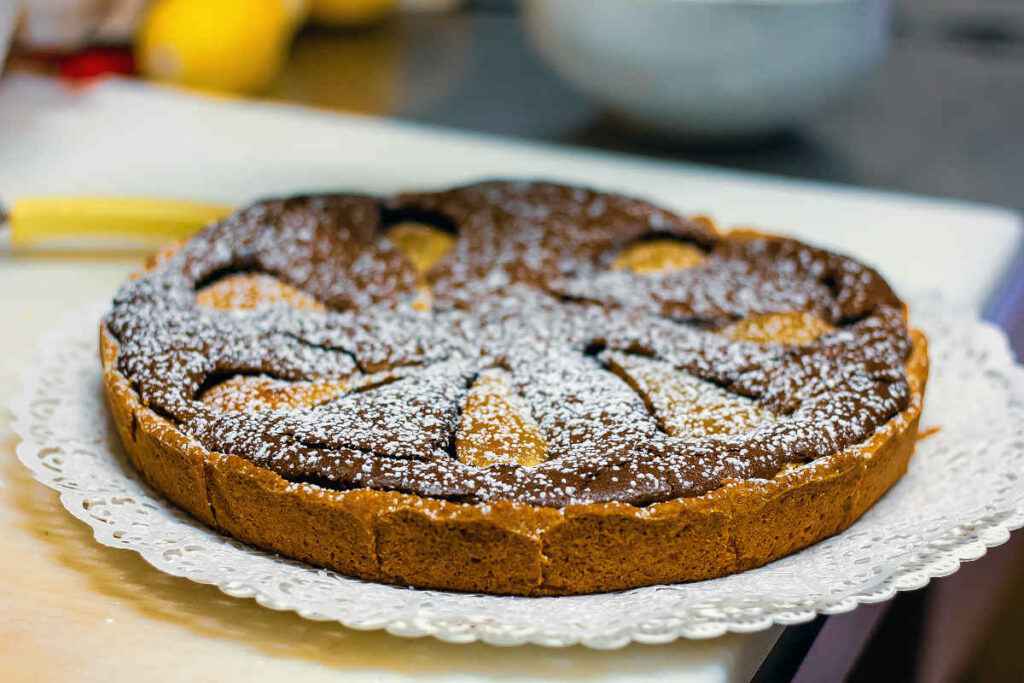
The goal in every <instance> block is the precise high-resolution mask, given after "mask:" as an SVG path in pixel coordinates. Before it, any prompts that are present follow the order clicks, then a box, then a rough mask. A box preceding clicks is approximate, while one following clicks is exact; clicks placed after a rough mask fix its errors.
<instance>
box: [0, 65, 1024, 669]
mask: <svg viewBox="0 0 1024 683" xmlns="http://www.w3.org/2000/svg"><path fill="white" fill-rule="evenodd" d="M502 176H503V177H512V176H518V177H530V178H547V179H553V180H563V181H569V182H577V183H586V184H590V185H594V186H597V187H600V188H604V189H609V190H614V191H621V192H626V193H631V194H636V195H639V196H643V197H647V198H650V199H652V200H654V201H656V202H659V203H662V204H664V205H666V206H669V207H672V208H675V209H677V210H680V211H682V212H688V213H709V214H711V215H713V216H714V217H715V218H716V219H717V220H718V221H719V222H720V223H721V224H723V225H726V226H731V225H754V226H758V227H761V228H765V229H767V230H771V231H775V232H780V233H788V234H792V235H795V236H798V237H800V238H802V239H805V240H807V241H810V242H814V243H817V244H820V245H823V246H828V247H831V248H834V249H838V250H840V251H844V252H847V253H850V254H853V255H856V256H858V257H860V258H861V259H863V260H865V261H867V262H870V263H872V264H874V265H876V266H877V267H879V268H880V269H881V271H882V272H883V273H884V274H885V275H886V276H887V277H888V278H889V279H890V281H891V282H893V283H894V284H895V285H896V287H897V289H903V290H910V289H913V290H920V289H939V290H942V291H943V292H945V293H946V295H947V296H949V297H950V298H951V299H952V300H954V301H955V302H956V303H958V304H960V305H963V306H967V307H971V308H973V309H975V310H980V308H981V306H982V305H983V303H984V301H985V299H986V297H987V296H988V294H989V293H990V292H991V290H992V289H993V287H994V286H995V284H996V283H997V282H998V280H999V278H1000V277H1001V275H1002V273H1003V272H1004V270H1005V269H1006V267H1007V266H1008V264H1009V262H1010V259H1011V258H1012V256H1013V254H1014V253H1015V251H1016V250H1017V248H1018V246H1019V241H1020V224H1019V219H1018V217H1017V216H1016V215H1015V214H1014V213H1012V212H1010V211H1007V210H1004V209H999V208H995V207H988V206H980V205H975V204H968V203H964V202H954V201H946V200H936V199H923V198H916V197H909V196H904V195H897V194H888V193H881V192H869V191H864V190H858V189H852V188H840V187H836V186H830V185H824V184H817V183H808V182H802V181H793V180H785V179H779V178H772V177H767V176H756V175H751V174H742V173H736V172H731V171H722V170H713V169H709V168H706V167H701V166H696V165H690V164H681V163H669V162H658V161H649V160H644V159H639V158H632V157H626V156H620V155H612V154H606V153H598V152H592V151H584V150H577V149H569V148H558V147H551V146H541V145H534V144H527V143H523V142H518V141H512V140H507V139H500V138H493V137H485V136H480V135H474V134H467V133H460V132H454V131H448V130H441V129H437V128H431V127H424V126H418V125H412V124H408V123H400V122H395V121H390V120H382V119H371V118H363V117H354V116H342V115H338V114H334V113H326V112H318V111H315V110H310V109H304V108H298V107H289V106H283V105H275V104H254V103H252V102H241V101H234V100H220V99H212V98H202V97H196V96H192V95H189V94H186V93H183V92H180V91H176V90H171V89H164V88H157V87H153V86H147V85H144V84H140V83H137V82H131V81H120V80H109V81H105V82H103V83H101V84H99V85H96V86H93V87H91V88H88V89H86V90H77V91H70V90H66V89H65V88H63V87H62V86H60V85H59V84H57V83H55V82H53V81H51V80H48V79H44V78H41V77H36V76H29V75H12V76H8V77H7V78H5V79H3V80H0V200H10V199H15V198H17V197H20V196H29V195H40V194H58V193H68V194H111V195H129V194H135V195H155V196H170V197H182V198H192V199H203V200H211V201H222V202H231V203H242V202H245V201H248V200H251V199H254V198H256V197H259V196H265V195H271V194H279V193H294V192H302V191H310V190H316V189H334V190H338V189H351V190H359V191H367V192H392V191H395V190H398V189H402V188H412V187H424V188H425V187H440V186H444V185H450V184H452V183H457V182H466V181H471V180H476V179H479V178H484V177H502ZM102 268H103V266H101V265H97V266H94V270H93V271H91V272H93V273H96V275H98V274H99V272H100V270H102ZM113 268H114V269H115V270H116V269H117V268H118V267H113ZM3 269H6V274H4V273H2V272H0V275H3V277H2V278H0V279H2V280H3V282H4V285H5V286H4V287H3V291H4V296H5V297H10V296H12V295H11V292H12V291H14V292H29V291H30V290H32V289H37V290H39V292H38V293H41V291H42V290H46V289H49V288H51V287H52V288H56V289H55V292H57V293H59V292H67V291H68V289H69V287H74V286H75V285H74V284H73V283H74V282H76V281H80V282H83V283H84V282H85V280H84V279H83V277H84V276H83V275H82V274H81V272H80V271H79V272H73V271H72V270H71V266H67V267H64V266H61V265H60V264H55V263H18V262H15V261H12V262H9V263H7V264H5V265H3V266H0V270H3ZM115 275H117V277H112V279H110V281H111V282H114V281H116V280H117V279H119V277H120V275H119V274H117V273H115ZM93 279H96V278H95V276H94V277H93ZM91 282H92V280H90V283H91ZM97 282H99V281H98V280H97ZM103 282H106V280H103ZM90 286H95V287H100V288H102V287H105V286H109V284H107V285H99V284H95V285H94V284H91V285H90ZM22 296H28V294H24V295H22ZM51 298H52V297H51ZM69 298H72V297H69ZM30 308H31V307H30ZM25 315H26V316H27V315H28V313H25ZM2 483H3V482H0V485H2ZM69 523H71V522H69ZM154 571H155V570H154ZM29 626H30V627H31V625H29ZM139 628H140V629H143V628H144V625H142V624H140V627H139ZM779 631H780V629H778V628H776V629H773V630H771V631H768V632H763V633H760V634H754V635H750V636H730V637H727V638H722V639H717V640H715V641H711V642H683V641H680V642H677V643H673V644H671V645H665V646H658V647H656V648H654V647H653V646H640V645H634V646H630V647H628V648H626V649H625V650H622V651H620V652H618V653H597V652H590V651H586V650H584V649H582V648H570V649H568V650H561V651H548V650H542V649H540V648H528V649H520V651H521V652H522V655H526V656H520V655H519V654H518V652H517V654H516V655H514V656H513V655H512V653H510V652H509V651H507V650H502V649H498V648H489V647H484V646H467V647H470V648H476V650H477V651H478V652H479V656H478V657H474V658H473V660H474V665H473V666H468V667H466V668H465V669H464V670H459V671H447V672H446V675H445V676H444V677H443V678H447V679H448V680H453V679H458V680H466V681H474V680H483V679H486V678H487V677H488V676H487V673H490V672H499V671H500V672H501V674H502V677H503V678H504V679H505V680H508V681H513V680H515V681H520V680H522V681H528V680H544V679H545V678H546V677H550V675H551V672H552V671H553V670H559V671H561V672H564V674H565V675H566V676H572V675H577V676H579V675H587V676H591V677H592V678H591V679H590V680H606V681H629V680H641V679H643V680H647V679H650V680H667V679H670V678H673V677H684V676H685V678H686V680H699V681H709V682H711V681H742V680H747V679H748V678H749V677H750V675H751V674H752V673H753V672H754V671H755V670H756V668H757V666H758V664H759V663H760V661H761V659H762V658H763V657H764V655H765V654H766V653H767V651H768V649H770V647H771V644H772V643H773V642H774V641H775V639H776V638H777V636H778V633H779ZM73 635H74V634H73V632H71V633H69V637H73ZM177 637H178V638H179V639H180V642H176V644H177V645H179V646H185V645H188V647H190V648H191V649H192V651H195V652H197V653H199V652H202V651H203V650H201V649H200V647H201V645H200V643H199V642H198V641H196V642H190V640H189V638H190V635H189V634H188V633H187V632H186V633H181V634H178V635H177ZM378 637H379V638H380V639H381V640H382V641H383V643H384V644H383V645H381V646H379V648H375V649H380V650H381V651H382V652H385V651H388V650H390V649H393V650H394V651H395V652H396V653H401V652H402V651H403V648H402V647H401V645H398V644H396V645H395V646H394V647H393V648H391V647H389V646H388V645H387V643H388V642H390V641H393V640H394V639H393V638H392V637H391V636H387V635H384V634H380V635H379V636H378ZM151 646H152V647H155V648H160V647H162V646H161V645H160V644H159V643H153V644H151ZM111 647H112V650H111V653H108V654H111V656H115V655H114V654H112V653H114V652H117V651H118V650H117V645H116V643H112V644H111ZM135 647H138V648H140V649H144V648H145V647H146V645H145V643H144V642H143V643H139V644H137V645H136V646H135ZM450 647H451V646H447V645H441V644H438V645H437V654H438V656H439V657H444V656H445V655H444V652H446V651H450V650H448V648H450ZM528 653H532V654H528ZM97 656H104V653H102V652H99V653H97ZM140 657H141V655H140ZM207 657H208V660H207V661H215V662H217V664H216V666H218V667H219V668H220V670H222V671H225V672H229V671H239V670H243V668H246V667H248V669H250V670H251V664H252V662H253V661H254V660H253V659H252V654H251V653H249V652H248V651H247V650H246V649H245V646H244V643H231V644H226V643H224V642H220V643H218V644H217V648H216V650H215V651H212V652H210V653H209V654H208V655H207ZM189 661H190V660H182V663H181V666H182V667H184V668H183V669H180V670H178V671H177V672H176V674H177V675H179V676H187V672H188V671H189ZM191 661H192V662H193V664H195V666H197V667H198V666H199V664H198V663H200V662H203V661H204V658H203V656H202V655H200V654H197V655H196V658H195V659H194V660H191ZM125 666H126V667H127V668H125V669H124V676H125V679H126V680H127V679H128V678H130V677H131V676H132V669H131V668H130V667H129V666H128V665H127V663H126V664H125ZM552 666H554V667H555V668H554V669H552ZM285 672H287V675H288V676H289V677H291V678H293V679H295V680H313V679H319V678H320V676H321V674H323V673H324V671H323V669H322V667H320V666H319V665H318V666H316V667H309V668H307V667H305V665H303V664H302V662H297V661H291V660H289V659H288V657H287V653H283V654H282V655H281V657H280V658H273V657H272V658H265V657H264V658H261V659H260V664H259V673H260V674H262V676H256V678H254V679H253V680H256V679H257V678H258V679H260V680H263V679H266V680H273V679H274V678H275V675H281V674H285ZM136 673H137V672H136ZM165 673H167V672H165ZM153 675H154V672H153V671H152V670H148V671H147V676H150V677H151V678H152V677H153ZM344 677H345V680H375V681H376V680H387V681H404V680H413V679H417V680H419V678H417V676H416V675H415V674H414V673H403V672H402V669H401V668H395V667H393V666H384V665H382V666H381V667H379V668H374V667H369V668H366V667H365V666H363V667H360V668H359V669H358V670H352V669H349V670H346V671H344ZM153 679H154V680H155V679H160V680H171V676H169V675H168V676H166V677H161V676H156V677H155V678H153Z"/></svg>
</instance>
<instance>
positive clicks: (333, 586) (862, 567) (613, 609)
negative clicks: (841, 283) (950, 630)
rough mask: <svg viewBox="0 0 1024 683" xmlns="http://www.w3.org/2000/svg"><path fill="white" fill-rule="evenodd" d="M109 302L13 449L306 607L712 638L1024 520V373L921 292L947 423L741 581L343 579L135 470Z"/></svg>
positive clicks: (608, 636) (507, 627)
mask: <svg viewBox="0 0 1024 683" xmlns="http://www.w3.org/2000/svg"><path fill="white" fill-rule="evenodd" d="M105 308H106V304H104V305H101V306H95V307H91V308H89V309H88V310H83V311H80V312H78V313H76V314H74V315H72V316H69V317H68V319H66V320H65V321H64V322H63V323H62V324H61V325H60V326H59V327H58V328H57V329H55V330H54V331H53V332H52V333H51V334H50V335H48V336H47V337H46V339H45V341H44V342H43V344H42V348H41V350H40V352H39V356H38V358H37V360H36V362H35V365H34V366H33V368H32V369H31V370H30V371H29V373H28V375H27V377H26V382H25V386H24V391H23V395H22V396H21V397H20V398H19V399H17V400H16V401H15V402H14V405H13V410H14V415H15V422H14V429H15V431H16V432H17V433H18V434H19V435H20V436H21V437H22V439H23V441H22V443H21V444H20V445H19V446H18V457H19V458H20V459H21V461H22V462H23V463H24V464H25V465H26V466H28V467H29V468H30V469H31V470H32V472H33V473H34V474H35V477H36V479H38V480H39V481H40V482H42V483H43V484H45V485H46V486H49V487H50V488H52V489H55V490H56V491H58V492H60V496H61V501H62V502H63V504H64V507H66V508H67V509H68V510H69V511H70V512H71V514H73V515H74V516H75V517H77V518H79V519H81V520H82V521H84V522H85V523H86V524H88V525H89V526H91V527H92V528H93V530H94V533H95V536H96V540H97V541H99V542H100V543H102V544H104V545H108V546H112V547H115V548H125V549H129V550H134V551H135V552H138V553H139V554H141V555H142V556H143V557H144V558H145V559H146V560H147V561H148V562H149V563H150V564H152V565H153V566H154V567H156V568H157V569H159V570H161V571H164V572H167V573H169V574H173V575H175V576H182V577H186V578H189V579H192V580H193V581H198V582H201V583H208V584H213V585H215V586H218V587H219V588H220V589H221V590H223V591H224V592H225V593H227V594H229V595H233V596H236V597H246V598H255V599H256V601H257V602H259V603H260V604H261V605H264V606H266V607H270V608H272V609H278V610H294V611H296V612H298V613H299V614H300V615H301V616H303V617H306V618H308V619H319V620H335V621H338V622H341V623H342V624H344V625H346V626H349V627H352V628H358V629H387V631H389V632H391V633H394V634H397V635H403V636H420V635H432V636H436V637H438V638H441V639H443V640H447V641H453V642H470V641H474V640H482V641H486V642H488V643H494V644H501V645H512V644H519V643H538V644H541V645H570V644H574V643H582V644H584V645H587V646H590V647H595V648H614V647H620V646H622V645H625V644H626V643H628V642H630V641H641V642H666V641H670V640H673V639H675V638H678V637H686V638H708V637H713V636H718V635H721V634H723V633H725V632H726V631H734V632H751V631H757V630H760V629H764V628H768V627H769V626H771V625H772V624H793V623H798V622H803V621H807V620H810V619H812V618H813V617H814V616H815V614H817V613H837V612H846V611H848V610H851V609H853V608H854V607H856V606H857V604H858V603H868V602H879V601H882V600H887V599H889V598H891V597H892V596H893V595H894V594H895V593H896V591H899V590H909V589H914V588H919V587H921V586H923V585H924V584H926V583H927V582H928V581H929V579H931V578H932V577H938V576H945V575H947V574H951V573H953V572H954V571H956V570H957V568H958V567H959V565H960V562H962V561H964V560H972V559H976V558H978V557H980V556H981V555H983V554H984V553H985V550H986V548H987V547H992V546H995V545H999V544H1001V543H1003V542H1005V541H1006V540H1007V538H1009V532H1010V530H1011V529H1015V528H1018V527H1020V526H1022V525H1024V370H1022V369H1021V368H1020V367H1018V366H1016V365H1015V364H1014V361H1013V357H1012V354H1011V352H1010V350H1009V347H1008V345H1007V342H1006V338H1005V336H1004V335H1003V334H1002V333H1001V332H999V331H998V330H997V329H996V328H994V327H992V326H991V325H988V324H985V323H981V322H979V321H976V320H972V319H971V318H970V317H969V316H966V315H960V316H956V315H952V314H950V313H948V312H945V311H946V310H947V307H945V306H943V305H942V303H941V301H939V300H938V299H937V298H935V297H923V298H920V299H919V301H918V302H917V303H916V305H915V306H914V308H913V310H914V323H915V324H916V325H918V326H920V327H922V328H923V329H924V330H925V331H926V332H927V334H928V335H929V338H930V341H931V357H932V379H931V381H930V383H929V387H928V395H927V401H926V403H927V409H926V411H925V416H924V419H923V420H922V426H923V427H924V426H931V425H939V426H940V427H941V429H940V431H939V432H938V433H937V434H935V435H934V436H932V437H931V438H929V439H926V440H924V441H922V442H921V443H920V444H919V445H918V449H917V454H916V455H915V456H914V459H913V461H912V462H911V466H910V471H909V472H908V473H907V475H906V477H904V478H903V480H902V481H901V482H900V483H899V484H897V485H896V487H895V488H893V490H892V491H891V492H890V493H889V494H888V495H886V496H885V497H883V499H882V500H881V501H879V503H878V504H877V505H875V507H874V508H872V509H871V510H870V511H869V512H868V513H867V514H866V515H865V516H864V517H863V518H862V519H861V520H860V521H859V522H857V523H856V524H855V525H854V526H853V527H851V528H850V529H849V530H847V531H846V532H845V533H842V534H840V535H839V536H837V537H835V538H831V539H829V540H826V541H824V542H822V543H819V544H817V545H815V546H813V547H811V548H808V549H806V550H804V551H802V552H800V553H797V554H796V555H792V556H790V557H787V558H784V559H782V560H779V561H777V562H774V563H772V564H771V565H769V566H767V567H762V568H760V569H755V570H752V571H748V572H744V573H741V574H737V575H735V576H728V577H725V578H721V579H716V580H713V581H704V582H700V583H691V584H681V585H671V586H654V587H649V588H640V589H636V590H631V591H625V592H621V593H612V594H604V595H590V596H579V597H563V598H510V597H495V596H486V595H468V594H457V593H445V592H440V591H426V590H416V589H410V588H396V587H393V586H385V585H380V584H374V583H367V582H363V581H359V580H356V579H350V578H346V577H344V576H341V575H338V574H336V573H334V572H330V571H326V570H322V569H316V568H313V567H310V566H307V565H304V564H301V563H298V562H293V561H290V560H285V559H282V558H280V557H277V556H275V555H271V554H267V553H264V552H260V551H258V550H254V549H252V548H249V547H247V546H245V545H243V544H241V543H239V542H237V541H235V540H232V539H230V538H227V537H225V536H222V535H220V534H218V533H216V532H214V531H211V530H210V529H207V528H206V527H205V526H203V525H201V524H199V523H198V522H196V521H194V520H192V519H191V518H190V517H188V516H187V515H185V514H184V513H181V512H179V511H178V510H177V509H176V508H174V507H173V506H172V505H170V504H169V503H167V502H165V501H164V500H163V499H162V498H161V497H160V496H159V495H158V494H156V493H154V492H153V491H152V490H150V489H149V488H148V487H147V486H146V485H145V484H144V483H142V482H141V481H140V479H139V477H138V476H137V475H136V474H135V473H134V471H133V470H132V469H131V466H130V465H129V464H128V463H127V461H126V460H125V459H124V456H123V455H122V451H121V448H120V444H119V442H118V439H117V435H116V434H115V432H114V429H113V425H112V423H111V420H110V418H109V417H108V415H107V411H106V408H105V406H104V404H103V400H102V389H101V378H100V371H99V360H98V357H97V350H96V337H97V334H96V323H97V320H98V318H99V315H100V314H101V312H102V311H103V310H105Z"/></svg>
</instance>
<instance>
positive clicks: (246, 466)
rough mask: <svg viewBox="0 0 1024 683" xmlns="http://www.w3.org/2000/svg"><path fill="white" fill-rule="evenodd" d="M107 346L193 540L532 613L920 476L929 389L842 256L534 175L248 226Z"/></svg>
mask: <svg viewBox="0 0 1024 683" xmlns="http://www.w3.org/2000/svg"><path fill="white" fill-rule="evenodd" d="M100 342H101V357H102V363H103V368H104V383H105V387H106V393H107V398H108V402H109V405H110V409H111V411H112V413H113V416H114V419H115V422H116V424H117V428H118V431H119V434H120V437H121V440H122V442H123V444H124V447H125V450H126V452H127V454H128V457H129V459H130V460H131V463H132V464H133V465H134V466H135V467H136V468H137V469H138V470H139V471H140V472H141V473H142V475H143V476H144V477H145V479H146V481H147V482H149V484H151V485H152V486H153V487H154V488H156V489H157V490H158V491H160V492H161V493H163V494H164V495H165V496H166V497H167V498H168V499H169V500H170V501H172V502H173V503H174V504H175V505H177V506H179V507H181V508H183V509H184V510H187V511H188V512H189V513H191V514H192V515H193V516H194V517H196V518H197V519H199V520H201V521H202V522H204V523H205V524H208V525H209V526H211V527H214V528H216V529H218V530H220V531H222V532H224V533H226V534H229V535H231V536H233V537H235V538H237V539H240V540H242V541H244V542H246V543H249V544H252V545H254V546H257V547H260V548H263V549H266V550H270V551H275V552H278V553H280V554H282V555H286V556H288V557H292V558H296V559H299V560H303V561H305V562H309V563H311V564H314V565H318V566H322V567H327V568H330V569H333V570H336V571H338V572H341V573H343V574H346V575H349V576H354V577H359V578H362V579H366V580H370V581H378V582H386V583H393V584H400V585H409V586H417V587H423V588H439V589H450V590H460V591H478V592H485V593H494V594H514V595H567V594H578V593H589V592H599V591H611V590H619V589H626V588H633V587H638V586H644V585H650V584H658V583H671V582H680V581H695V580H701V579H710V578H714V577H718V576H722V575H726V574H729V573H732V572H737V571H742V570H745V569H749V568H752V567H757V566H760V565H763V564H766V563H768V562H771V561H772V560H775V559H777V558H779V557H782V556H784V555H787V554H789V553H792V552H794V551H796V550H799V549H800V548H803V547H805V546H807V545H809V544H812V543H815V542H817V541H820V540H821V539H823V538H826V537H828V536H831V535H833V534H836V533H838V532H840V531H842V530H843V529H845V528H847V527H848V526H850V525H851V524H853V523H854V522H855V521H856V520H857V519H858V518H859V517H860V516H861V515H862V514H863V513H864V512H865V511H866V510H867V509H868V508H870V507H871V506H872V505H873V504H874V503H875V501H876V500H878V499H879V497H881V496H882V495H883V494H884V493H885V492H886V491H887V490H888V489H889V488H890V487H891V486H892V485H893V484H894V483H895V482H896V481H897V480H898V479H899V478H900V476H901V475H902V474H903V473H904V472H905V470H906V467H907V463H908V461H909V459H910V457H911V454H912V452H913V449H914V444H915V440H916V437H917V423H918V417H919V415H920V411H921V407H922V403H923V397H924V388H925V382H926V379H927V373H928V357H927V348H926V341H925V338H924V336H923V335H922V334H920V333H919V332H917V331H915V330H912V329H911V328H910V327H909V326H908V322H907V311H906V307H905V305H904V304H903V303H902V302H901V301H900V300H899V299H898V298H897V297H896V295H895V294H894V293H893V291H892V290H891V289H890V287H889V286H888V285H887V284H886V282H885V281H884V280H883V279H882V278H881V277H880V276H879V274H878V273H876V272H875V271H873V270H872V269H870V268H868V267H866V266H864V265H862V264H860V263H858V262H856V261H854V260H852V259H849V258H846V257H844V256H840V255H837V254H833V253H830V252H827V251H824V250H821V249H817V248H814V247H811V246H808V245H805V244H802V243H800V242H797V241H794V240H791V239H785V238H781V237H775V236H771V235H766V234H762V233H757V232H753V231H749V230H744V231H732V232H727V233H722V232H720V231H718V230H717V229H716V227H715V226H714V224H713V223H712V222H711V221H710V220H708V219H706V218H701V217H697V218H686V217H682V216H679V215H676V214H674V213H672V212H670V211H667V210H665V209H662V208H659V207H657V206H654V205H652V204H650V203H648V202H645V201H642V200H639V199H633V198H629V197H623V196H619V195H615V194H608V193H603V192H597V191H594V190H590V189H584V188H576V187H567V186H563V185H557V184H552V183H540V182H507V181H493V182H485V183H480V184H475V185H470V186H466V187H458V188H454V189H449V190H445V191H440V192H418V193H407V194H400V195H397V196H394V197H384V198H381V197H369V196H361V195H349V194H330V195H317V196H301V197H290V198H285V199H274V200H268V201H262V202H258V203H256V204H254V205H252V206H249V207H248V208H245V209H242V210H240V211H238V212H237V213H235V214H234V215H232V216H230V217H229V218H227V219H225V220H223V221H221V222H219V223H216V224H213V225H210V226H209V227H207V228H206V229H204V230H203V231H202V232H200V233H199V234H198V235H196V236H195V237H193V238H192V239H191V240H189V241H187V242H185V243H183V244H180V245H175V246H173V247H171V248H168V249H165V250H164V251H163V252H161V254H160V255H158V257H156V258H155V259H154V260H153V261H152V263H150V264H149V266H148V268H147V269H146V270H145V272H143V273H141V274H139V275H138V276H136V277H134V278H132V279H131V280H129V281H128V282H127V283H125V284H124V285H123V286H122V288H121V289H120V291H119V292H118V294H117V295H116V297H115V299H114V302H113V306H112V308H111V310H110V312H109V313H108V315H107V316H106V317H105V318H104V320H103V321H102V323H101V328H100Z"/></svg>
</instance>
